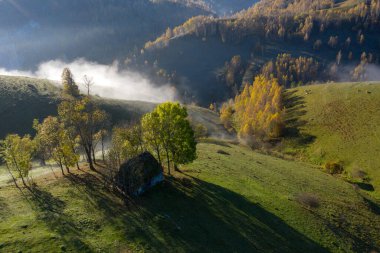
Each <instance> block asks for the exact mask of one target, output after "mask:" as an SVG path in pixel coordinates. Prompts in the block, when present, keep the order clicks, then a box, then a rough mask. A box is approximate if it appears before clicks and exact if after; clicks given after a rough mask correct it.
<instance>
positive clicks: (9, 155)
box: [1, 134, 35, 187]
mask: <svg viewBox="0 0 380 253" xmlns="http://www.w3.org/2000/svg"><path fill="white" fill-rule="evenodd" d="M34 150H35V145H34V142H33V141H32V139H31V138H30V136H29V135H25V136H24V137H20V136H19V135H17V134H11V135H8V136H7V137H6V138H5V140H3V141H2V142H1V156H2V157H3V159H4V160H5V163H6V167H7V169H8V172H9V174H10V175H11V176H12V179H13V182H14V183H15V185H16V186H17V182H16V179H15V177H14V175H13V173H12V171H15V172H16V173H17V177H20V178H21V180H22V183H23V185H24V186H25V187H28V185H27V183H26V181H25V178H27V177H28V175H29V171H30V170H31V168H32V158H33V153H34ZM17 187H18V186H17Z"/></svg>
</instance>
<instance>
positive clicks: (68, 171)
mask: <svg viewBox="0 0 380 253" xmlns="http://www.w3.org/2000/svg"><path fill="white" fill-rule="evenodd" d="M65 167H66V170H67V173H69V174H70V168H69V166H65Z"/></svg>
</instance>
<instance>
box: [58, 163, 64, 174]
mask: <svg viewBox="0 0 380 253" xmlns="http://www.w3.org/2000/svg"><path fill="white" fill-rule="evenodd" d="M58 164H59V167H60V168H61V171H62V175H65V172H64V171H63V165H62V162H61V161H59V163H58Z"/></svg>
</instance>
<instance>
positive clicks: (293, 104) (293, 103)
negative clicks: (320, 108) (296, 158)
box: [284, 90, 315, 146]
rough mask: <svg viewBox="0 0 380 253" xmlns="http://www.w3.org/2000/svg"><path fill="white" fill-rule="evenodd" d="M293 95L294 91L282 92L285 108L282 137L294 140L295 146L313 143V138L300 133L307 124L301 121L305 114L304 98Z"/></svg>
mask: <svg viewBox="0 0 380 253" xmlns="http://www.w3.org/2000/svg"><path fill="white" fill-rule="evenodd" d="M295 93H296V91H289V90H287V91H285V92H284V106H285V108H286V116H285V125H286V127H285V130H284V136H285V138H291V139H294V140H296V142H297V145H300V146H305V145H308V144H310V143H312V142H314V140H315V136H313V135H310V134H307V133H302V132H301V131H300V129H301V128H302V127H303V126H305V125H306V124H307V123H308V122H307V121H305V120H302V119H301V117H302V116H304V115H305V114H306V109H305V108H306V106H305V100H304V98H303V97H301V96H298V95H296V94H295Z"/></svg>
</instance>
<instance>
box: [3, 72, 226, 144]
mask: <svg viewBox="0 0 380 253" xmlns="http://www.w3.org/2000/svg"><path fill="white" fill-rule="evenodd" d="M59 93H60V90H59V88H58V87H57V86H55V85H54V84H53V83H52V82H51V81H48V80H41V79H35V78H28V77H11V76H0V118H1V119H2V123H0V138H1V139H2V138H4V137H5V136H6V135H7V134H9V133H18V134H26V133H33V131H32V123H33V119H35V118H37V119H40V120H42V119H44V118H45V117H46V116H48V115H56V114H57V109H56V108H57V104H58V103H59ZM94 100H95V101H96V103H98V104H99V106H100V107H101V108H102V109H104V110H106V111H107V112H108V113H109V114H110V115H111V118H112V122H113V123H114V124H118V123H122V122H131V121H132V122H133V121H136V120H138V119H139V118H140V117H141V116H142V115H143V114H145V113H147V112H150V111H152V110H153V108H154V107H155V106H156V104H154V103H149V102H142V101H125V100H116V99H106V98H100V97H94ZM189 115H190V116H191V117H192V118H193V121H194V123H196V124H197V123H202V124H203V125H204V126H206V128H207V129H208V132H209V133H212V134H213V135H214V136H217V137H221V136H229V134H228V133H227V131H226V130H225V129H224V128H223V126H222V125H221V124H220V122H219V118H218V116H217V115H216V114H214V113H211V112H210V111H209V110H206V109H202V108H199V107H196V106H189ZM5 122H6V123H5Z"/></svg>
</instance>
